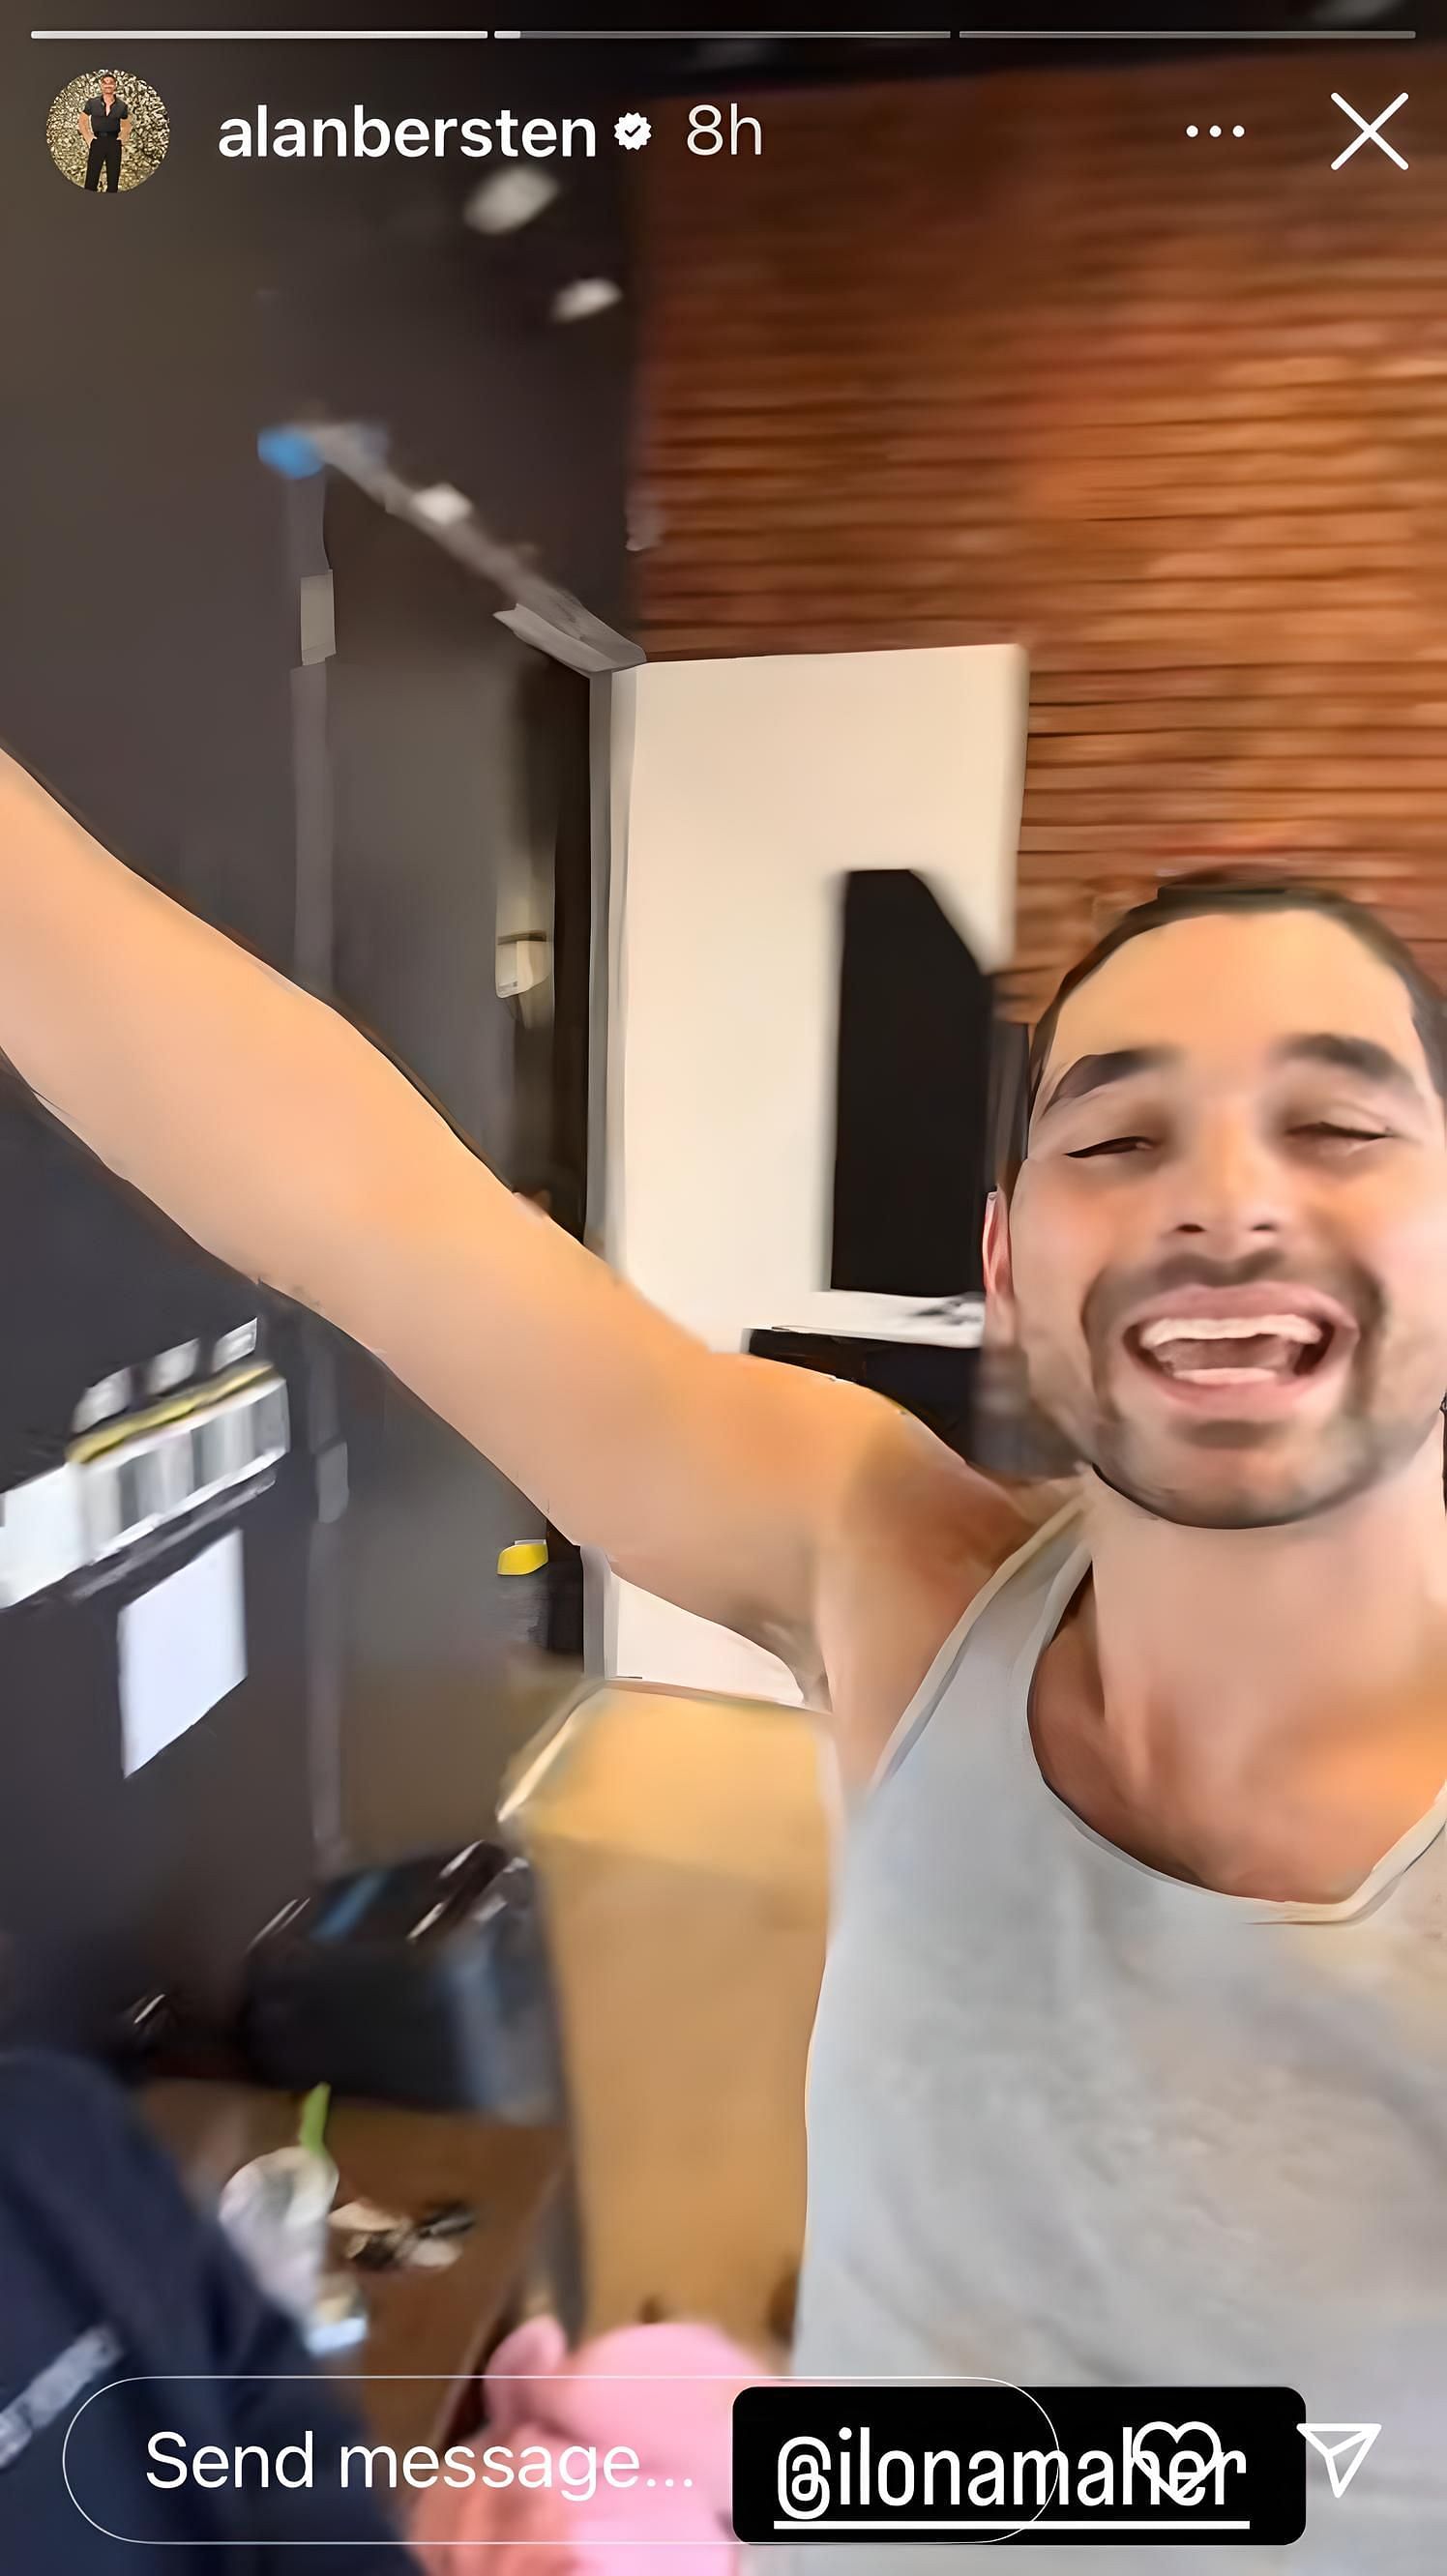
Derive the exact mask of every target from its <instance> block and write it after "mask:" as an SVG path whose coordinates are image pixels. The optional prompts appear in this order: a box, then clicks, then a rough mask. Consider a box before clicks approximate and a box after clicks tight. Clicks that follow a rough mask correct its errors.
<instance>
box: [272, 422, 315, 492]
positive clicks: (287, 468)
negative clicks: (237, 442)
mask: <svg viewBox="0 0 1447 2576" xmlns="http://www.w3.org/2000/svg"><path fill="white" fill-rule="evenodd" d="M256 453H257V455H258V456H259V457H260V459H261V461H262V464H263V465H269V466H270V467H271V470H272V472H273V473H274V474H282V475H284V476H285V477H286V480H287V482H288V483H302V482H305V480H306V478H307V476H308V475H311V474H320V473H321V471H322V459H321V457H320V456H318V454H317V452H316V449H315V448H314V447H313V445H312V443H311V440H310V439H309V438H308V437H306V435H305V434H304V432H303V431H301V430H299V429H264V430H262V432H261V434H260V436H259V438H258V439H257V442H256Z"/></svg>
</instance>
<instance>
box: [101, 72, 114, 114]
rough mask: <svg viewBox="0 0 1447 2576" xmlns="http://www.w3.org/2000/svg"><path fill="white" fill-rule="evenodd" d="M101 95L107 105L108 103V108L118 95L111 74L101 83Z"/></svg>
mask: <svg viewBox="0 0 1447 2576" xmlns="http://www.w3.org/2000/svg"><path fill="white" fill-rule="evenodd" d="M100 94H101V96H102V98H103V99H104V100H105V103H106V105H107V107H109V106H110V104H111V101H112V100H113V99H114V97H115V94H116V85H115V82H114V81H113V80H112V79H111V77H110V74H109V73H107V74H106V77H105V79H104V80H103V81H102V82H101V85H100Z"/></svg>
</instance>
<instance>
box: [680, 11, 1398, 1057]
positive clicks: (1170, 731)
mask: <svg viewBox="0 0 1447 2576" xmlns="http://www.w3.org/2000/svg"><path fill="white" fill-rule="evenodd" d="M1266 51H1267V49H1266V48H1263V49H1262V52H1263V53H1265V52H1266ZM1273 54H1274V58H1273V59H1271V60H1265V61H1264V60H1261V59H1258V58H1251V59H1246V58H1242V57H1237V58H1230V59H1224V58H1223V59H1221V60H1218V61H1215V62H1209V63H1202V62H1198V61H1192V62H1183V63H1172V64H1168V65H1166V66H1164V67H1160V68H1157V67H1155V66H1150V67H1146V68H1142V69H1131V70H1128V71H1111V72H1109V73H1105V72H1100V71H1095V72H1091V71H1073V72H1056V71H1050V72H1045V73H1034V74H1028V75H1020V76H1016V75H1014V74H1011V75H1009V76H1005V77H1000V78H995V79H989V80H977V81H959V82H954V81H941V82H932V83H921V84H918V85H916V84H910V85H907V86H898V87H881V88H877V89H875V88H871V89H866V90H833V91H815V92H799V91H794V92H788V93H784V94H781V95H777V96H772V97H769V98H766V99H764V100H763V101H762V102H760V101H759V100H757V99H750V100H748V101H747V102H746V105H747V106H748V108H749V109H750V111H751V112H753V113H754V114H756V115H758V116H759V117H760V119H761V122H762V124H763V128H764V137H765V142H764V151H763V155H762V157H761V158H760V159H759V160H757V161H755V160H753V159H751V158H744V159H739V160H730V159H726V158H723V157H718V158H715V159H702V158H698V157H693V156H690V155H689V154H688V153H687V152H686V151H685V150H684V149H683V148H682V144H681V141H680V140H679V136H678V133H677V132H676V131H673V130H665V131H660V133H659V134H658V136H657V138H656V140H655V142H654V144H653V146H652V148H651V150H650V153H649V155H648V157H647V160H646V162H644V163H643V164H642V166H641V168H640V171H639V178H638V184H639V203H638V212H639V220H640V232H641V253H642V267H643V291H644V308H643V323H642V330H643V373H642V399H641V408H640V419H639V434H638V435H639V445H638V454H637V470H636V478H635V482H636V499H637V506H638V527H637V539H636V541H637V542H638V543H639V544H640V547H641V551H640V555H639V573H640V585H641V600H642V628H643V633H644V636H645V640H646V642H647V645H648V648H649V650H650V652H651V653H653V654H654V655H655V656H667V655H676V654H692V653H754V652H788V651H801V652H802V651H816V650H819V651H823V650H840V649H849V648H859V647H866V646H880V645H909V644H925V643H970V642H977V641H979V642H984V641H993V640H997V639H999V638H1002V637H1013V638H1018V639H1020V640H1022V641H1023V642H1025V643H1026V644H1027V645H1028V647H1029V650H1030V656H1031V670H1032V679H1031V702H1032V704H1031V737H1030V746H1029V759H1028V765H1027V781H1026V795H1025V811H1024V824H1023V831H1022V837H1021V847H1020V905H1019V931H1018V944H1017V957H1016V966H1015V972H1014V975H1013V977H1012V978H1011V980H1010V986H1009V991H1010V998H1011V1000H1012V1002H1013V1004H1014V1006H1015V1007H1017V1008H1018V1009H1020V1010H1022V1011H1026V1012H1033V1011H1034V1010H1035V1009H1037V1008H1038V1006H1039V1004H1040V1002H1041V1001H1042V999H1043V998H1044V996H1045V994H1046V993H1047V991H1048V990H1049V988H1050V987H1051V986H1052V985H1053V983H1054V980H1055V978H1056V976H1057V975H1058V973H1059V971H1060V969H1061V967H1062V965H1063V964H1064V963H1065V962H1066V961H1067V960H1068V959H1069V958H1070V957H1071V956H1073V955H1075V954H1076V953H1078V952H1079V950H1080V949H1082V948H1083V947H1084V946H1085V945H1087V944H1088V942H1089V940H1090V939H1091V938H1092V936H1093V935H1094V934H1095V931H1096V930H1097V929H1098V927H1100V926H1101V924H1102V922H1103V921H1104V919H1106V918H1107V917H1109V916H1110V915H1111V914H1113V913H1114V912H1116V911H1117V910H1119V909H1120V908H1121V907H1122V905H1124V904H1125V903H1126V902H1129V901H1131V900H1134V899H1135V898H1136V897H1137V896H1138V895H1140V894H1141V893H1142V892H1145V891H1148V890H1149V888H1150V887H1151V886H1152V885H1154V884H1155V883H1156V882H1157V880H1158V878H1160V877H1161V876H1164V875H1169V874H1170V873H1172V872H1173V871H1175V870H1179V869H1181V868H1184V867H1188V866H1193V865H1202V864H1207V863H1210V862H1211V861H1214V860H1223V859H1232V858H1263V857H1264V858H1267V859H1270V860H1272V861H1273V862H1274V861H1276V860H1280V861H1281V862H1283V863H1289V864H1290V865H1291V866H1293V867H1298V868H1300V869H1301V870H1302V871H1303V872H1305V873H1307V874H1309V875H1312V876H1315V877H1317V878H1322V879H1327V880H1330V881H1331V882H1334V883H1340V884H1343V885H1346V886H1348V887H1350V888H1352V889H1353V890H1355V891H1357V892H1358V893H1360V894H1362V895H1364V896H1365V897H1366V898H1367V899H1368V900H1370V901H1373V902H1375V903H1377V904H1378V906H1379V907H1380V909H1381V910H1382V911H1383V912H1384V913H1385V914H1386V915H1387V917H1388V918H1389V919H1390V920H1391V921H1393V922H1394V923H1395V924H1396V926H1397V927H1398V928H1399V929H1401V930H1403V931H1404V932H1405V933H1406V934H1407V935H1408V936H1409V937H1411V938H1412V939H1413V940H1414V941H1415V942H1416V943H1417V944H1418V946H1419V948H1420V950H1421V953H1422V955H1423V957H1424V959H1425V961H1426V962H1427V963H1428V964H1429V965H1430V966H1432V967H1434V968H1435V970H1436V971H1437V972H1438V973H1439V974H1444V975H1447V855H1444V838H1443V825H1444V812H1447V739H1444V730H1443V729H1444V725H1447V615H1444V578H1443V576H1444V571H1447V518H1444V502H1447V408H1444V404H1447V81H1444V80H1443V78H1442V74H1443V72H1444V71H1447V60H1444V57H1443V55H1442V54H1440V53H1438V52H1436V51H1435V50H1432V51H1429V50H1428V49H1427V48H1425V47H1423V46H1420V45H1419V46H1417V47H1414V48H1408V47H1405V46H1404V47H1390V46H1383V47H1380V48H1375V47H1373V48H1367V47H1359V48H1354V49H1351V50H1350V51H1348V49H1346V48H1341V49H1338V48H1335V47H1318V46H1314V45H1313V46H1283V47H1281V48H1279V49H1273ZM1283 57H1289V59H1283ZM1409 57H1410V68H1411V74H1412V77H1411V78H1410V79H1409V78H1408V76H1407V73H1406V71H1405V70H1404V68H1403V66H1404V63H1405V62H1406V61H1407V59H1408V58H1409ZM1429 74H1435V76H1436V77H1435V79H1433V78H1430V77H1429V76H1428V75H1429ZM1399 75H1400V76H1399ZM1402 87H1407V88H1409V89H1411V90H1412V91H1413V92H1414V96H1413V98H1412V100H1410V101H1409V104H1408V106H1407V107H1406V108H1404V109H1403V110H1401V111H1400V112H1399V114H1398V115H1397V117H1396V118H1394V119H1393V120H1392V122H1391V124H1390V125H1389V126H1388V127H1385V128H1384V129H1383V131H1384V133H1386V134H1389V135H1391V136H1393V137H1396V138H1397V139H1398V148H1399V149H1400V150H1402V151H1403V152H1404V153H1405V154H1406V155H1407V157H1408V160H1409V162H1410V164H1411V166H1410V169H1409V170H1408V171H1407V172H1405V173H1403V172H1401V171H1399V170H1398V169H1396V168H1395V166H1394V165H1393V164H1392V163H1391V162H1389V161H1388V160H1387V159H1386V157H1385V155H1384V154H1383V153H1382V152H1380V151H1379V150H1378V149H1377V148H1376V147H1375V145H1373V144H1370V143H1368V144H1365V145H1363V147H1362V148H1361V150H1359V151H1358V152H1356V153H1355V154H1354V155H1353V156H1352V158H1351V160H1350V161H1349V162H1347V164H1346V165H1345V166H1344V168H1342V169H1341V170H1339V171H1335V172H1333V171H1332V169H1331V168H1330V166H1329V165H1330V162H1331V159H1332V156H1333V155H1334V154H1335V153H1337V152H1339V151H1340V150H1341V149H1342V147H1343V145H1344V144H1345V143H1346V142H1347V141H1348V140H1350V137H1351V135H1352V133H1353V132H1354V131H1355V129H1354V128H1353V127H1352V126H1350V125H1349V124H1348V123H1347V121H1346V119H1345V118H1344V117H1343V116H1342V115H1341V113H1340V111H1339V110H1338V109H1336V108H1335V107H1333V106H1332V104H1331V98H1330V94H1331V92H1332V90H1334V89H1337V90H1341V91H1342V92H1343V93H1344V95H1345V96H1347V97H1348V98H1351V99H1352V100H1354V101H1355V103H1356V104H1357V105H1358V107H1360V108H1361V109H1362V110H1363V112H1364V113H1365V114H1367V115H1374V114H1376V113H1377V112H1378V110H1380V109H1381V108H1382V107H1384V106H1385V105H1386V103H1387V101H1388V99H1389V98H1391V97H1392V96H1394V95H1395V93H1396V91H1397V90H1398V89H1399V88H1402ZM1434 93H1435V100H1434ZM1192 121H1194V122H1196V123H1198V124H1200V125H1201V126H1202V128H1203V129H1204V128H1205V127H1207V126H1208V125H1209V124H1211V123H1213V122H1215V123H1220V124H1222V125H1224V126H1225V127H1226V129H1227V131H1226V134H1225V136H1224V137H1223V139H1222V140H1221V141H1219V142H1212V141H1211V140H1210V139H1209V137H1208V136H1207V134H1206V133H1205V132H1204V130H1203V132H1202V135H1201V137H1200V139H1199V140H1198V141H1196V142H1194V143H1192V142H1188V141H1187V139H1186V137H1185V127H1186V125H1187V123H1188V122H1192ZM663 122H664V121H663V120H661V119H660V120H659V123H660V126H662V125H663ZM682 122H683V120H682V118H681V117H679V118H677V119H676V120H674V119H672V118H670V119H669V120H668V127H669V129H672V128H673V127H674V126H675V125H676V126H677V127H679V128H681V126H682ZM1237 122H1239V123H1242V124H1244V125H1245V126H1246V128H1247V132H1246V136H1245V139H1244V140H1242V141H1239V142H1238V141H1236V140H1234V139H1233V138H1232V137H1231V136H1230V131H1229V129H1230V126H1231V125H1232V124H1233V123H1237Z"/></svg>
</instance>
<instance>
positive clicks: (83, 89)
mask: <svg viewBox="0 0 1447 2576" xmlns="http://www.w3.org/2000/svg"><path fill="white" fill-rule="evenodd" d="M45 139H46V142H47V143H48V144H49V146H50V157H51V159H52V161H53V162H54V163H55V166H56V168H57V170H58V171H59V172H60V174H61V177H62V178H64V179H69V180H70V181H71V183H72V185H73V186H74V187H77V188H84V189H86V190H87V192H88V193H90V194H92V195H96V196H109V197H113V196H114V195H115V193H116V191H117V189H118V188H122V189H124V188H143V187H144V186H145V184H146V181H147V180H148V179H151V178H154V176H155V174H156V172H157V171H158V170H159V168H160V166H161V163H162V162H163V161H164V160H165V157H166V151H167V147H168V146H169V144H170V140H171V127H170V121H169V119H168V117H167V115H166V109H165V103H164V101H163V100H161V99H160V98H158V97H157V95H156V92H155V91H154V90H153V89H152V87H151V85H150V82H149V81H143V80H140V79H139V78H138V77H137V75H136V74H135V73H134V72H128V71H123V70H122V69H121V68H120V66H119V65H118V64H112V65H109V66H107V67H106V68H104V69H102V70H99V71H89V72H79V73H77V75H76V77H75V79H74V80H73V81H68V82H67V83H66V86H65V88H64V89H63V90H62V91H61V93H60V96H59V97H58V98H57V99H56V100H55V102H54V104H53V105H52V107H51V110H50V114H49V116H48V118H47V119H46V127H45Z"/></svg>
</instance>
